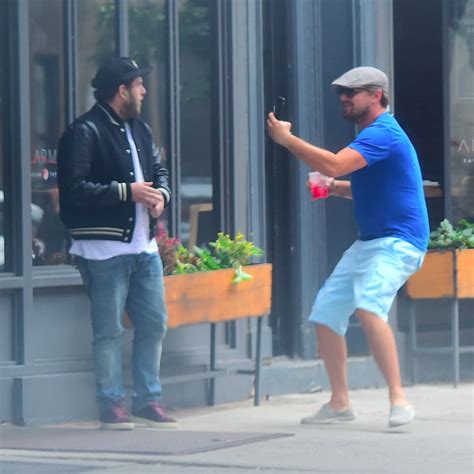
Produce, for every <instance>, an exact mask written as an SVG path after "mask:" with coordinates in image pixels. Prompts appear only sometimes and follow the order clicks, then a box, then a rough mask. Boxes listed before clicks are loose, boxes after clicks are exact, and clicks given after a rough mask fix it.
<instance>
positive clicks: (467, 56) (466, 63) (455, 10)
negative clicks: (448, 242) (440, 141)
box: [449, 0, 474, 222]
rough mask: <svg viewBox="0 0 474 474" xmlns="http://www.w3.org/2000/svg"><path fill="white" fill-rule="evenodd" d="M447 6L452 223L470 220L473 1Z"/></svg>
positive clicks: (473, 201)
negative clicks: (448, 7) (448, 9)
mask: <svg viewBox="0 0 474 474" xmlns="http://www.w3.org/2000/svg"><path fill="white" fill-rule="evenodd" d="M449 6H450V11H449V27H450V28H449V33H450V54H449V60H450V91H449V92H450V106H451V110H450V112H451V115H450V120H451V123H450V126H451V137H450V139H451V157H450V159H451V186H452V187H451V192H452V209H453V221H454V222H456V221H457V220H459V219H469V220H470V221H474V120H473V117H474V0H453V1H451V2H450V3H449Z"/></svg>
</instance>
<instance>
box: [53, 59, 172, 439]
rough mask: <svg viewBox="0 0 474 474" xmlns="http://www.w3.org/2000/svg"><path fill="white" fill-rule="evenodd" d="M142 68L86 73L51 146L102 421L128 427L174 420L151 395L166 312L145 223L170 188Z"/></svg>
mask: <svg viewBox="0 0 474 474" xmlns="http://www.w3.org/2000/svg"><path fill="white" fill-rule="evenodd" d="M149 72H150V69H149V68H140V67H138V65H137V64H136V63H135V62H134V61H132V60H131V59H129V58H112V59H110V60H109V61H108V62H106V63H105V64H103V65H102V66H101V67H100V68H99V70H98V71H97V74H96V76H95V77H94V79H93V80H92V86H93V88H94V89H95V91H94V94H95V98H96V99H97V103H96V104H95V105H94V106H93V107H92V109H91V110H89V112H87V113H86V114H84V115H82V116H81V117H79V118H78V119H76V120H75V121H74V122H73V123H72V125H70V126H69V127H68V128H67V130H66V131H65V132H64V134H63V136H62V137H61V140H60V143H59V146H58V184H59V193H60V206H61V218H62V220H63V222H64V224H65V225H66V227H67V228H68V229H69V231H70V233H71V237H72V245H71V249H70V253H71V254H73V255H75V256H76V261H77V265H78V268H79V270H80V273H81V276H82V279H83V281H84V285H85V287H86V289H87V293H88V296H89V299H90V302H91V318H92V329H93V343H92V347H93V357H94V364H95V372H96V384H97V400H98V403H99V409H100V421H101V427H102V428H103V429H116V430H117V429H118V430H120V429H133V428H134V426H135V423H134V421H135V422H140V423H145V424H147V425H149V426H154V427H160V428H172V427H176V426H177V423H176V421H175V420H173V419H172V418H170V417H169V416H168V415H167V414H166V413H165V411H164V409H163V406H162V405H161V404H160V403H159V400H160V398H161V394H162V389H161V384H160V380H159V369H160V356H161V349H162V342H163V338H164V336H165V333H166V321H167V313H166V305H165V300H164V288H163V267H162V263H161V259H160V256H159V254H158V247H157V244H156V241H155V239H154V238H153V231H152V229H153V226H154V223H155V220H156V219H157V218H158V217H159V216H160V215H161V214H162V212H163V210H164V208H165V207H166V206H167V205H168V203H169V201H170V198H171V190H170V188H169V185H168V171H167V170H166V169H165V168H163V167H162V166H161V165H160V163H159V154H158V149H157V148H156V146H155V144H154V142H153V137H152V133H151V130H150V127H149V126H148V125H147V124H146V123H144V122H143V121H142V120H140V119H139V118H138V116H139V114H140V111H141V107H142V102H143V99H144V97H145V94H146V89H145V86H144V84H143V76H144V75H146V74H147V73H149ZM125 310H126V311H127V312H128V314H129V317H130V319H131V320H132V322H133V327H134V330H135V334H134V341H133V360H132V370H133V388H134V396H133V403H132V414H133V418H132V416H131V415H130V414H129V412H128V411H127V409H126V408H125V407H124V405H123V399H124V397H125V391H124V387H123V382H122V336H123V333H124V328H123V325H122V318H123V314H124V311H125Z"/></svg>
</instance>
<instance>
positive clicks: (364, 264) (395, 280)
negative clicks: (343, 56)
mask: <svg viewBox="0 0 474 474" xmlns="http://www.w3.org/2000/svg"><path fill="white" fill-rule="evenodd" d="M332 85H333V87H334V88H335V90H336V93H337V94H338V95H339V96H340V100H341V105H342V109H343V116H344V118H345V119H347V120H350V121H351V122H353V123H355V124H357V125H358V127H359V130H360V133H359V135H358V136H357V137H356V139H355V140H354V141H353V142H352V143H350V144H349V145H348V146H347V147H346V148H343V149H342V150H341V151H339V152H338V153H333V152H331V151H329V150H325V149H323V148H318V147H316V146H314V145H311V144H310V143H308V142H306V141H304V140H302V139H301V138H298V137H297V136H295V135H293V134H292V133H291V123H290V122H284V121H279V120H277V119H276V118H275V116H274V114H273V113H270V114H269V116H268V121H267V124H268V131H269V134H270V136H271V137H272V139H273V140H274V141H275V142H276V143H279V144H280V145H282V146H284V147H285V148H287V149H288V150H289V151H290V152H291V153H292V154H293V155H294V156H296V157H297V158H298V159H300V160H302V161H304V162H305V163H307V164H308V165H309V166H310V167H311V168H312V170H314V171H318V172H320V173H322V174H324V175H326V176H327V177H329V178H328V179H327V182H328V183H329V194H330V195H333V196H339V197H343V198H348V199H353V202H354V209H355V216H356V221H357V226H358V231H359V237H358V239H357V240H356V242H355V243H354V244H353V245H352V246H351V247H350V248H349V249H348V250H347V251H346V252H345V253H344V255H343V257H342V258H341V260H340V261H339V263H338V264H337V266H336V268H335V269H334V272H333V273H332V274H331V276H330V277H329V278H328V279H327V281H326V282H325V284H324V285H323V287H322V288H321V289H320V291H319V293H318V295H317V297H316V300H315V302H314V306H313V309H312V312H311V315H310V317H309V321H310V322H311V323H314V324H315V325H316V333H317V338H318V348H319V353H320V355H321V357H322V358H323V360H324V364H325V367H326V370H327V372H328V375H329V380H330V383H331V399H330V401H329V402H328V403H326V404H325V405H323V406H322V407H321V409H320V410H319V411H318V412H317V413H316V414H315V415H312V416H309V417H306V418H303V419H302V420H301V422H302V423H310V424H315V423H332V422H338V421H352V420H354V419H355V415H354V412H353V410H352V408H351V405H350V402H349V394H348V386H347V373H346V359H347V347H346V341H345V337H344V335H345V333H346V331H347V327H348V322H349V317H350V316H351V314H353V313H354V312H355V313H356V315H357V317H358V318H359V320H360V321H361V324H362V326H363V328H364V331H365V333H366V335H367V339H368V341H369V346H370V348H371V351H372V353H373V355H374V358H375V360H376V361H377V364H378V366H379V368H380V370H381V371H382V373H383V375H384V377H385V379H386V381H387V384H388V388H389V398H390V413H389V426H391V427H394V426H399V425H403V424H406V423H409V422H410V421H412V420H413V418H414V416H415V410H414V408H413V407H412V406H411V405H410V404H409V403H408V401H407V399H406V397H405V394H404V391H403V389H402V385H401V377H400V367H399V362H398V354H397V347H396V343H395V338H394V335H393V332H392V330H391V328H390V326H389V325H388V324H387V319H388V312H389V310H390V307H391V305H392V303H393V300H394V298H395V295H396V293H397V291H398V289H399V288H400V287H401V286H402V285H403V284H404V283H405V281H406V280H407V279H408V278H409V277H410V275H412V274H413V273H415V272H416V271H417V270H418V269H419V268H420V266H421V264H422V263H423V258H424V255H425V252H426V248H427V245H428V236H429V226H428V215H427V211H426V203H425V198H424V193H423V184H422V178H421V172H420V166H419V163H418V157H417V154H416V151H415V149H414V148H413V145H412V144H411V142H410V139H409V138H408V137H407V135H406V133H405V132H404V131H403V130H402V128H401V127H400V125H399V124H398V122H397V121H396V120H395V118H394V117H393V116H392V115H390V114H389V113H388V112H387V106H388V78H387V76H386V75H385V73H383V72H382V71H380V70H379V69H376V68H372V67H358V68H354V69H351V70H350V71H348V72H346V73H345V74H343V75H342V76H341V77H339V78H337V79H336V80H335V81H333V83H332ZM344 175H350V178H351V179H350V181H349V180H336V179H334V178H337V177H339V176H344Z"/></svg>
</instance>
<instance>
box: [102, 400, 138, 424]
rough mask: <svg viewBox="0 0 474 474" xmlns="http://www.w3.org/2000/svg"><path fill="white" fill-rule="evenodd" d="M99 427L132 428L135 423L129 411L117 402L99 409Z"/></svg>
mask: <svg viewBox="0 0 474 474" xmlns="http://www.w3.org/2000/svg"><path fill="white" fill-rule="evenodd" d="M100 428H101V429H103V430H133V429H134V428H135V423H134V422H133V421H132V418H131V416H130V413H128V411H127V410H126V409H125V408H124V407H123V406H122V405H120V404H119V403H116V404H115V405H111V406H110V407H107V408H104V409H102V410H101V411H100Z"/></svg>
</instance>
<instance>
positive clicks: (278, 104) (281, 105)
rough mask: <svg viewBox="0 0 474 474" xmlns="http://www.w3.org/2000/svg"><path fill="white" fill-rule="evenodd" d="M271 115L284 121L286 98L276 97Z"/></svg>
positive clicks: (285, 117)
mask: <svg viewBox="0 0 474 474" xmlns="http://www.w3.org/2000/svg"><path fill="white" fill-rule="evenodd" d="M273 113H274V114H275V117H276V118H277V119H278V120H286V119H287V116H286V97H283V96H281V95H279V96H277V98H276V99H275V103H274V104H273Z"/></svg>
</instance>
